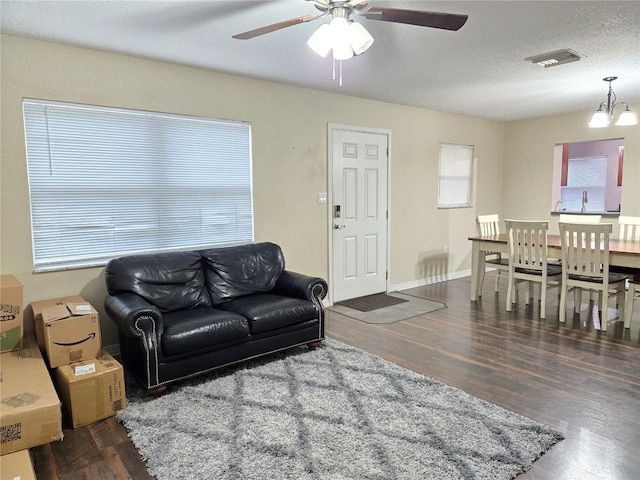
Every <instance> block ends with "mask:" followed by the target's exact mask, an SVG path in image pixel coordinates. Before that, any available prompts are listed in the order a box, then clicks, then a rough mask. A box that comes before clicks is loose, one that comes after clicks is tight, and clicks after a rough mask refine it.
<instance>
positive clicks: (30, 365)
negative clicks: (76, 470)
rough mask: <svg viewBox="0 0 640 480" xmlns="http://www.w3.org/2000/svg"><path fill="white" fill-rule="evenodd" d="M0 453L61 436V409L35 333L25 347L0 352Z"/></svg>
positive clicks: (22, 448) (24, 344)
mask: <svg viewBox="0 0 640 480" xmlns="http://www.w3.org/2000/svg"><path fill="white" fill-rule="evenodd" d="M0 375H1V378H2V393H1V394H0V395H1V398H0V430H1V432H2V441H1V442H0V454H2V455H6V454H8V453H13V452H17V451H18V450H24V449H25V448H31V447H35V446H37V445H43V444H45V443H49V442H53V441H54V440H60V439H61V438H62V410H61V407H60V399H59V398H58V394H57V393H56V390H55V388H53V382H52V381H51V377H50V376H49V371H48V370H47V366H46V365H45V363H44V360H43V359H42V354H41V353H40V350H39V349H38V346H37V344H36V341H35V338H33V335H31V334H27V335H25V336H24V338H23V342H22V350H15V351H13V352H7V353H3V354H2V355H0Z"/></svg>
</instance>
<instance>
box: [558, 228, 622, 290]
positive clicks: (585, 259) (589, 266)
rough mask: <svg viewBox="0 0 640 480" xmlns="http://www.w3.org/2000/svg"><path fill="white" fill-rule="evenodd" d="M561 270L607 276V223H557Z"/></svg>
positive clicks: (564, 272) (570, 273)
mask: <svg viewBox="0 0 640 480" xmlns="http://www.w3.org/2000/svg"><path fill="white" fill-rule="evenodd" d="M559 226H560V249H561V252H562V273H563V277H564V276H565V275H580V276H584V277H592V278H604V279H606V281H607V282H608V278H609V238H610V236H611V232H612V230H613V225H612V224H611V223H560V224H559Z"/></svg>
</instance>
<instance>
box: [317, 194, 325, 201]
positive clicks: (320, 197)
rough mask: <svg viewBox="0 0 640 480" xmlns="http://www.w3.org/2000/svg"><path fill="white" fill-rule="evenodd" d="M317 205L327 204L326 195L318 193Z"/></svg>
mask: <svg viewBox="0 0 640 480" xmlns="http://www.w3.org/2000/svg"><path fill="white" fill-rule="evenodd" d="M318 203H327V194H326V193H319V194H318Z"/></svg>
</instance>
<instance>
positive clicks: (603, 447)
mask: <svg viewBox="0 0 640 480" xmlns="http://www.w3.org/2000/svg"><path fill="white" fill-rule="evenodd" d="M501 283H503V284H504V283H506V282H504V281H502V282H501ZM492 284H493V282H491V281H488V282H485V285H484V291H483V297H482V298H481V299H480V300H479V301H478V302H477V303H474V302H470V301H469V287H470V285H469V278H463V279H459V280H452V281H448V282H442V283H438V284H433V285H427V286H424V287H418V288H415V289H411V290H408V291H405V292H404V293H410V294H413V295H417V296H423V297H426V298H429V299H432V300H437V301H441V302H444V303H445V304H446V305H447V308H445V309H442V310H438V311H435V312H432V313H429V314H425V315H421V316H419V317H414V318H411V319H408V320H403V321H400V322H396V323H393V324H388V325H371V324H367V323H365V322H361V321H359V320H356V319H353V318H350V317H346V316H344V315H341V314H338V313H335V312H332V311H328V312H327V324H326V333H327V335H328V336H330V337H333V338H337V339H340V340H342V341H344V342H346V343H349V344H352V345H354V346H357V347H360V348H362V349H364V350H367V351H369V352H372V353H374V354H377V355H380V356H381V357H384V358H386V359H388V360H391V361H393V362H395V363H397V364H399V365H402V366H404V367H406V368H409V369H411V370H414V371H417V372H420V373H422V374H424V375H428V376H430V377H432V378H435V379H437V380H440V381H443V382H445V383H447V384H449V385H452V386H455V387H458V388H460V389H462V390H465V391H466V392H468V393H470V394H472V395H475V396H477V397H480V398H483V399H485V400H488V401H490V402H493V403H496V404H498V405H500V406H502V407H505V408H507V409H509V410H512V411H515V412H518V413H521V414H522V415H525V416H527V417H529V418H532V419H534V420H537V421H539V422H543V423H545V424H547V425H550V426H552V427H555V428H557V429H559V430H561V431H562V432H563V433H564V434H565V436H566V439H565V440H563V441H561V442H560V443H558V444H557V445H555V446H554V447H553V448H552V449H551V450H550V451H549V452H547V453H546V454H545V455H543V456H542V458H540V459H539V460H538V461H537V462H536V463H535V464H534V467H533V468H532V469H531V470H530V471H529V472H526V473H524V474H523V475H521V476H519V477H518V479H528V480H533V479H535V480H637V479H638V478H640V306H639V305H638V304H640V302H636V308H635V312H634V318H633V322H632V328H631V329H627V330H625V329H624V328H623V326H622V324H621V322H611V323H610V324H609V326H608V331H607V332H606V333H603V332H599V331H597V330H595V329H594V328H593V326H592V321H593V319H592V314H591V309H589V308H588V306H587V304H586V303H585V304H584V305H583V311H582V312H581V314H580V315H574V316H573V318H572V317H571V316H570V315H568V320H567V324H566V325H560V324H558V321H557V319H558V315H557V313H558V309H557V301H558V300H557V297H556V295H555V292H554V291H553V290H552V291H550V292H549V294H548V301H547V319H546V321H542V320H540V319H539V318H538V314H539V308H538V304H537V303H536V302H533V303H532V304H531V305H530V306H525V305H524V301H523V298H524V295H522V296H521V298H520V299H519V300H521V301H519V302H518V305H517V307H516V308H515V309H514V310H513V311H512V312H510V313H509V312H506V310H505V305H504V301H505V296H506V288H505V289H501V291H500V292H499V293H498V294H494V293H493V288H492V287H493V285H492ZM503 286H504V285H501V288H502V287H503ZM569 311H572V310H569ZM64 433H65V438H64V440H63V441H62V442H54V443H51V444H48V445H44V446H41V447H37V448H33V449H31V453H32V456H33V458H34V463H35V468H36V474H37V478H38V479H39V480H40V479H126V478H131V479H134V480H138V479H147V478H151V477H149V476H148V474H147V473H146V469H145V466H144V463H143V461H142V460H141V458H140V457H139V455H138V453H137V451H136V450H135V448H134V447H133V445H132V444H131V442H130V441H129V440H128V438H127V436H126V431H125V430H124V428H123V427H122V426H121V425H120V424H118V423H117V422H115V421H114V419H108V420H104V421H102V422H98V423H95V424H92V425H89V426H88V427H83V428H79V429H65V432H64ZM203 478H204V477H203ZM390 480H391V479H390ZM433 480H438V479H433Z"/></svg>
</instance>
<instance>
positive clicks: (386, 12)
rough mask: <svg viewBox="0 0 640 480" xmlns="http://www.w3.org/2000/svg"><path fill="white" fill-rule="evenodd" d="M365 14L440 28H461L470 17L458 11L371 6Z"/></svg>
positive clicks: (386, 19) (382, 18)
mask: <svg viewBox="0 0 640 480" xmlns="http://www.w3.org/2000/svg"><path fill="white" fill-rule="evenodd" d="M364 16H365V17H366V18H367V19H369V20H382V21H384V22H395V23H406V24H408V25H418V26H420V27H431V28H440V29H443V30H459V29H460V28H462V26H463V25H464V24H465V23H466V21H467V19H468V18H469V17H468V16H467V15H458V14H456V13H439V12H420V11H417V10H402V9H399V8H382V7H371V8H370V9H369V10H367V11H366V13H365V14H364Z"/></svg>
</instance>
